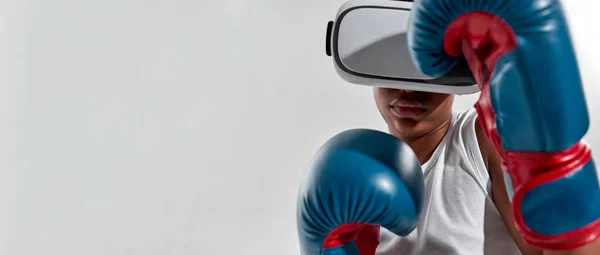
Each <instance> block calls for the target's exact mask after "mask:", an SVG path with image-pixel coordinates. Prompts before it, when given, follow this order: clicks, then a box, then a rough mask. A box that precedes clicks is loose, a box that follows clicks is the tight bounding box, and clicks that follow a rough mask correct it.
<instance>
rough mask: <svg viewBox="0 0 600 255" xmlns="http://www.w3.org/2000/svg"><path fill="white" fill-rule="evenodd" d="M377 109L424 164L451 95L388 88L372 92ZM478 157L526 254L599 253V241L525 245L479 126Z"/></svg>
mask: <svg viewBox="0 0 600 255" xmlns="http://www.w3.org/2000/svg"><path fill="white" fill-rule="evenodd" d="M374 96H375V102H376V104H377V109H378V110H379V112H380V114H381V116H382V117H383V119H384V120H385V122H386V123H387V125H388V129H389V132H390V133H391V134H392V135H394V136H396V137H398V138H400V139H401V140H403V141H404V142H405V143H407V144H408V145H409V146H410V147H411V148H412V149H413V150H414V151H415V153H416V155H417V157H418V158H419V160H420V161H421V164H423V163H425V162H426V161H428V160H429V159H430V158H431V155H432V154H433V152H434V151H435V149H436V148H437V146H438V144H439V143H440V142H441V140H442V138H443V137H444V136H445V135H446V132H447V131H448V128H449V127H450V121H451V117H452V103H453V102H454V96H453V95H448V94H438V93H427V92H415V91H406V90H398V89H388V88H375V89H374ZM475 131H476V134H477V140H478V142H479V149H480V151H481V156H482V158H483V160H484V162H485V164H486V167H487V169H488V172H489V174H490V179H491V182H492V199H493V200H494V203H495V204H496V208H497V209H498V211H499V212H500V215H501V216H502V219H503V221H504V224H505V225H506V228H507V229H508V231H509V233H510V235H511V236H512V237H513V240H515V243H516V244H517V246H518V247H519V250H521V252H522V253H523V254H525V255H593V254H596V255H597V254H600V240H598V241H595V242H593V243H591V244H589V245H586V246H583V247H581V248H577V249H575V250H570V251H561V252H552V251H540V250H536V249H533V248H532V247H530V246H529V245H527V244H526V243H525V242H524V241H523V239H522V238H521V235H520V233H519V232H518V230H517V228H516V226H515V225H514V220H513V217H512V214H511V212H510V208H511V207H510V201H509V199H508V194H507V191H506V187H505V183H504V177H503V171H502V168H501V159H500V157H499V156H498V154H497V153H496V151H495V150H494V149H493V148H492V146H491V145H490V143H489V141H488V139H487V137H486V136H485V134H484V132H483V129H482V127H481V126H480V124H479V121H478V122H477V125H476V127H475Z"/></svg>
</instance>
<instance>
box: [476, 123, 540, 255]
mask: <svg viewBox="0 0 600 255" xmlns="http://www.w3.org/2000/svg"><path fill="white" fill-rule="evenodd" d="M475 132H476V134H477V141H478V142H479V150H480V151H481V156H482V157H483V161H484V162H485V166H486V167H487V169H488V172H489V174H490V179H491V182H492V199H493V200H494V203H495V204H496V208H497V209H498V212H500V216H502V220H503V221H504V225H506V228H507V229H508V232H509V233H510V235H511V236H512V238H513V240H514V241H515V243H516V244H517V246H518V247H519V250H521V253H523V254H525V255H542V254H543V253H542V252H541V251H538V250H535V249H533V248H532V247H531V246H529V245H527V244H526V243H525V241H524V240H523V238H522V237H521V234H520V233H519V231H518V230H517V227H516V226H515V224H514V219H513V217H512V214H511V211H510V201H509V200H508V194H507V191H506V187H505V183H504V177H503V172H502V167H501V159H500V157H499V156H498V155H497V154H496V152H495V151H494V150H493V148H492V146H491V145H490V143H489V141H488V140H487V137H486V136H485V133H484V132H483V129H482V128H481V125H480V124H479V120H476V122H475Z"/></svg>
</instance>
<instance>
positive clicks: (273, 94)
mask: <svg viewBox="0 0 600 255" xmlns="http://www.w3.org/2000/svg"><path fill="white" fill-rule="evenodd" d="M567 2H568V4H569V5H568V6H567V7H568V11H569V15H570V17H571V19H572V20H571V23H572V30H573V33H574V36H575V40H576V45H577V50H578V52H579V57H580V60H581V63H582V64H581V68H582V73H583V75H584V81H585V83H586V86H587V87H586V91H587V97H588V100H589V102H588V103H589V105H590V111H591V115H592V120H593V123H592V128H591V131H590V133H589V135H588V137H587V139H588V140H589V141H590V142H591V143H592V145H595V146H596V147H597V148H598V146H600V136H598V135H596V133H597V132H594V131H593V130H594V129H597V128H600V127H599V126H598V121H600V111H599V110H596V109H597V106H598V104H599V103H598V100H595V98H596V97H597V96H599V95H600V91H599V90H598V89H596V86H598V84H599V83H600V77H598V74H596V73H597V72H596V70H597V60H598V59H600V48H599V47H598V45H599V43H600V41H599V38H598V33H597V29H596V27H595V26H594V25H593V24H597V22H598V19H599V18H598V17H597V16H598V15H597V13H598V8H599V6H598V3H596V2H595V1H585V2H586V3H585V4H584V3H583V2H581V1H575V0H571V1H567ZM573 2H578V6H575V5H573V4H572V3H573ZM342 3H343V1H342V0H329V1H327V0H304V1H289V0H251V1H250V0H245V1H243V0H211V1H209V0H200V1H198V0H144V1H142V0H139V1H135V0H103V1H74V0H72V1H68V0H53V1H47V0H37V1H36V0H29V1H23V0H13V1H9V0H2V1H0V12H2V13H0V47H1V48H0V49H1V51H0V63H1V66H0V72H1V73H0V77H1V78H0V79H1V80H0V167H1V168H0V254H6V255H38V254H45V255H80V254H86V255H109V254H110V255H121V254H122V255H133V254H135V255H163V254H185V255H187V254H189V255H191V254H211V255H217V254H298V253H299V251H298V243H297V237H296V225H295V224H296V223H295V202H296V192H297V188H298V185H299V181H300V178H301V176H302V174H303V171H304V168H305V166H306V165H307V163H308V160H309V158H310V157H311V156H312V154H313V153H314V152H315V150H316V149H317V148H318V147H319V146H320V145H321V143H323V142H324V141H325V140H326V139H328V138H329V137H330V136H332V135H334V134H335V133H337V132H340V131H342V130H345V129H349V128H357V127H366V128H375V129H381V130H384V125H383V122H382V120H381V118H380V116H379V114H378V112H377V110H376V108H375V105H374V102H373V99H372V93H371V90H370V88H366V87H360V86H356V85H350V84H346V83H344V82H343V81H341V80H340V79H339V78H338V77H337V76H336V74H335V72H334V70H333V65H332V63H331V59H330V58H329V57H327V56H325V53H324V35H325V25H326V22H327V21H329V20H330V19H332V18H333V17H334V15H335V13H336V11H337V8H338V7H339V6H340V5H341V4H342ZM591 5H595V6H591ZM574 14H576V15H574ZM475 99H476V95H475V96H471V97H461V98H459V99H458V102H457V108H460V109H465V108H466V107H470V106H471V105H472V104H473V102H474V101H475ZM549 100H551V99H549ZM598 151H600V150H596V158H599V156H600V154H598Z"/></svg>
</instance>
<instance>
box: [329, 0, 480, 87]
mask: <svg viewBox="0 0 600 255" xmlns="http://www.w3.org/2000/svg"><path fill="white" fill-rule="evenodd" d="M412 2H413V1H392V0H351V1H348V2H346V3H345V4H344V5H342V7H340V9H339V11H338V13H337V16H336V18H335V21H330V22H329V23H328V25H327V43H326V53H327V55H328V56H331V57H332V58H333V62H334V66H335V69H336V72H337V73H338V75H339V76H340V77H341V78H342V79H343V80H345V81H347V82H350V83H353V84H359V85H366V86H375V87H387V88H396V89H406V90H415V91H426V92H436V93H445V94H472V93H476V92H479V87H478V86H477V84H476V82H475V79H474V78H473V75H472V73H471V71H470V70H469V67H468V65H467V62H466V61H465V60H464V58H461V59H460V60H459V61H458V62H457V64H456V66H455V67H454V69H453V70H452V71H451V72H449V73H448V74H446V75H445V76H444V77H439V78H432V77H428V76H426V75H424V74H422V73H421V72H419V71H418V70H417V68H416V67H415V65H414V63H413V62H412V60H411V57H410V55H409V52H408V45H407V41H406V31H407V26H408V21H409V17H410V9H411V8H412V5H413V3H412Z"/></svg>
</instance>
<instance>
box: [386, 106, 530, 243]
mask: <svg viewBox="0 0 600 255" xmlns="http://www.w3.org/2000/svg"><path fill="white" fill-rule="evenodd" d="M476 117H477V112H476V111H475V110H474V109H471V110H468V111H465V112H455V113H454V114H453V116H452V123H451V125H450V128H449V129H448V132H447V134H446V135H445V136H444V138H443V139H442V141H441V142H440V144H439V146H438V147H437V148H436V150H435V151H434V153H433V155H432V157H431V159H430V160H429V161H427V162H426V163H425V164H423V165H422V168H423V174H424V177H425V196H424V199H425V203H424V208H423V212H422V213H423V214H422V216H421V219H420V222H419V224H418V226H417V228H416V229H415V231H413V232H412V233H411V234H410V235H408V236H406V237H400V236H396V235H395V234H393V233H391V232H389V231H388V230H386V229H383V228H382V230H381V236H380V242H381V243H380V244H379V246H378V248H377V253H376V254H377V255H437V254H440V255H484V254H485V255H513V254H521V252H520V251H519V249H518V248H517V246H516V244H515V242H514V241H513V239H512V237H511V236H510V234H509V232H508V230H507V229H506V227H505V225H504V222H503V221H502V218H501V216H500V213H499V212H498V210H497V209H496V206H495V204H494V202H493V201H492V197H491V182H490V177H489V175H488V172H487V169H486V167H485V163H484V162H483V158H482V157H481V152H480V151H479V143H478V142H477V136H476V133H475V121H476Z"/></svg>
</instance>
